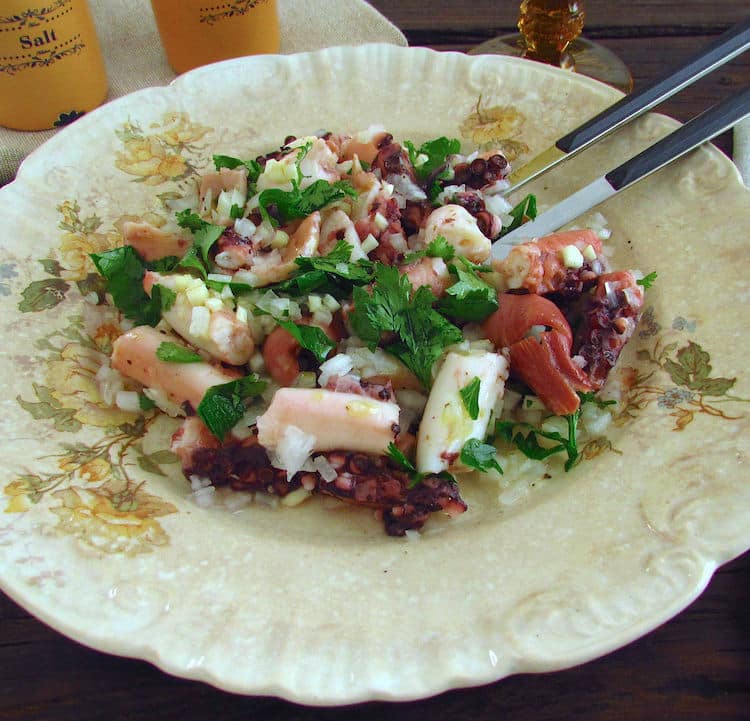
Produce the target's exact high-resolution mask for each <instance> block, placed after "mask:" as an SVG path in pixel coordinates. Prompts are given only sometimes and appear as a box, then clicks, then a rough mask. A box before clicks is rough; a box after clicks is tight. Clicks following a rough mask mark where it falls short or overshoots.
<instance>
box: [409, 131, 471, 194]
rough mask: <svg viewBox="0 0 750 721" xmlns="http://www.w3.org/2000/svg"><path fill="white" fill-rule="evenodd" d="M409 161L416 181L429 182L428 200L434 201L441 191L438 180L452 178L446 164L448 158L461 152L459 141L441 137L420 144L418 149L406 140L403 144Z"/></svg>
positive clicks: (451, 171)
mask: <svg viewBox="0 0 750 721" xmlns="http://www.w3.org/2000/svg"><path fill="white" fill-rule="evenodd" d="M404 146H405V147H406V150H407V152H408V153H409V160H410V161H411V164H412V165H413V166H414V172H415V173H416V176H417V180H419V181H422V182H423V183H424V182H428V181H429V182H430V187H429V188H428V194H429V196H430V200H435V198H437V196H438V195H439V194H440V191H441V190H442V188H441V186H440V183H439V182H438V181H440V180H449V179H450V178H451V177H453V170H452V168H451V167H450V166H449V164H448V156H449V155H455V154H456V153H460V152H461V141H460V140H458V139H457V138H446V137H445V136H441V137H439V138H435V139H434V140H428V141H427V142H426V143H422V145H420V146H419V147H418V148H417V147H415V146H414V143H412V142H411V141H409V140H407V141H405V142H404Z"/></svg>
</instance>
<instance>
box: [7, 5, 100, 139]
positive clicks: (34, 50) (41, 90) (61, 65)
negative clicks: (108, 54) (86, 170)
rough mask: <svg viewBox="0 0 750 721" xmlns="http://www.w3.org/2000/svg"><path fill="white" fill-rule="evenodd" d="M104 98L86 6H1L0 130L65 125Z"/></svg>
mask: <svg viewBox="0 0 750 721" xmlns="http://www.w3.org/2000/svg"><path fill="white" fill-rule="evenodd" d="M106 96H107V75H106V72H105V70H104V61H103V59H102V53H101V50H100V48H99V41H98V40H97V37H96V30H95V28H94V23H93V20H92V19H91V13H90V11H89V6H88V3H87V2H86V0H44V1H43V2H42V1H41V0H38V1H37V2H33V1H32V2H29V0H2V2H0V125H4V126H5V127H7V128H13V129H15V130H44V129H46V128H52V127H55V126H60V125H66V124H67V123H68V122H70V121H72V120H75V119H76V118H77V117H79V116H80V115H81V114H83V113H84V112H86V111H87V110H92V109H93V108H95V107H96V106H97V105H99V104H101V103H102V102H103V101H104V99H105V98H106Z"/></svg>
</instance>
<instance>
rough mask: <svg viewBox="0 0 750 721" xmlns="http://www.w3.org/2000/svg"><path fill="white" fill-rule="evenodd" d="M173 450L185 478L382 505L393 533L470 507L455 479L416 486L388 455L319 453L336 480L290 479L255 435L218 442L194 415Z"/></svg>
mask: <svg viewBox="0 0 750 721" xmlns="http://www.w3.org/2000/svg"><path fill="white" fill-rule="evenodd" d="M172 450H173V451H174V452H175V453H176V454H177V455H178V456H179V458H180V461H181V462H182V468H183V472H184V474H185V476H186V477H188V478H189V477H191V476H199V477H203V478H208V479H209V480H210V481H211V483H212V484H213V485H214V486H216V487H222V486H229V487H230V488H232V489H233V490H235V491H262V492H265V493H269V494H271V495H275V496H279V497H283V496H286V495H287V494H289V493H291V492H292V491H294V490H296V489H298V488H300V487H303V488H305V489H306V490H309V491H311V492H313V493H320V494H325V495H329V496H334V497H336V498H339V499H341V500H343V501H347V502H350V503H353V504H355V505H358V506H365V507H369V508H374V509H378V510H380V511H381V512H382V515H383V521H384V524H385V530H386V533H388V535H391V536H403V535H404V534H405V533H406V531H408V530H418V529H420V528H422V526H423V525H424V523H425V521H427V519H428V518H429V516H430V514H432V513H436V512H440V511H442V512H443V513H446V514H447V515H449V516H456V515H459V514H461V513H463V512H464V511H465V510H466V508H467V506H466V503H465V502H464V501H463V499H462V498H461V496H460V493H459V489H458V485H457V484H456V482H455V481H453V480H451V479H447V478H443V477H441V476H436V475H428V476H426V477H425V478H424V479H422V481H421V482H420V483H418V484H416V485H413V483H412V477H411V475H410V474H409V473H407V472H405V471H403V470H401V469H399V468H396V467H395V466H394V464H393V463H392V462H391V461H390V460H389V459H388V458H386V457H385V456H371V455H366V454H364V453H352V452H348V451H331V452H328V453H323V454H320V455H322V456H324V457H325V458H326V459H327V460H328V462H329V463H330V464H331V466H333V468H334V470H335V471H336V478H335V479H333V480H331V481H330V482H328V481H325V480H324V479H323V478H322V477H321V476H320V474H318V473H314V472H306V471H300V472H299V473H296V474H295V475H294V477H293V478H292V479H291V480H288V479H287V473H286V471H284V470H282V469H278V468H274V467H273V466H272V465H271V462H270V459H269V457H268V454H267V452H266V449H265V448H263V446H261V445H260V443H258V439H257V437H256V436H250V437H249V438H246V439H243V440H236V439H232V440H229V441H225V442H224V443H219V441H218V440H217V439H216V438H214V437H213V436H211V435H210V433H209V432H208V430H207V429H206V428H205V426H203V424H202V423H201V421H200V420H199V419H197V418H195V417H191V418H187V419H186V420H185V423H184V425H183V427H182V428H181V429H180V430H178V431H177V432H176V433H175V435H174V436H173V439H172ZM412 486H413V487H412Z"/></svg>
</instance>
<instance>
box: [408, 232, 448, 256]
mask: <svg viewBox="0 0 750 721" xmlns="http://www.w3.org/2000/svg"><path fill="white" fill-rule="evenodd" d="M455 255H456V249H455V248H454V247H453V246H452V245H451V244H450V243H449V242H448V241H447V240H446V239H445V237H444V236H442V235H438V236H437V237H436V238H435V240H433V241H432V242H430V243H429V245H428V246H427V247H426V248H424V249H423V250H417V251H415V252H413V253H409V254H408V255H407V256H406V257H405V258H404V263H413V262H414V261H415V260H419V259H420V258H425V257H427V258H442V259H443V260H444V261H446V262H447V261H449V260H453V258H454V256H455Z"/></svg>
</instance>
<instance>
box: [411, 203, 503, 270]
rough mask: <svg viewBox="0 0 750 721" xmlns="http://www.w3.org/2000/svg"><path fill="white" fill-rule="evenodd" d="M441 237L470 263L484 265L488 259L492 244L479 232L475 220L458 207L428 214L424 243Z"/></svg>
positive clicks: (445, 207) (446, 207)
mask: <svg viewBox="0 0 750 721" xmlns="http://www.w3.org/2000/svg"><path fill="white" fill-rule="evenodd" d="M439 235H442V236H443V237H444V238H445V239H446V240H447V241H448V243H450V245H452V246H453V248H454V249H455V251H456V255H461V256H464V257H465V258H467V259H468V260H470V261H471V262H472V263H484V262H485V261H486V260H487V258H489V257H490V250H491V249H492V242H491V241H490V239H489V238H488V237H487V236H486V235H484V233H482V231H481V230H479V226H478V225H477V219H476V218H475V217H474V216H473V215H471V213H469V211H468V210H466V208H464V207H462V206H460V205H443V206H442V207H440V208H436V209H435V210H433V211H432V213H430V215H429V217H428V218H427V222H426V224H425V227H424V242H425V244H426V245H428V244H429V243H431V242H432V241H433V240H435V238H437V237H438V236H439Z"/></svg>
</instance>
